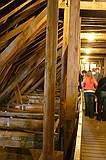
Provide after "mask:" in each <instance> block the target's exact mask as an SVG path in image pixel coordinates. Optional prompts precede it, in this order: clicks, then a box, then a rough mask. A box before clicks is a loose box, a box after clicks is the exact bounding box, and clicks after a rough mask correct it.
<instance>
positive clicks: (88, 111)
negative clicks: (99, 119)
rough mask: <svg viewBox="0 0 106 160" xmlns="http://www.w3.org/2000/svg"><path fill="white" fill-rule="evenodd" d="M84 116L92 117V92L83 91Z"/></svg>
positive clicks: (93, 101) (93, 100)
mask: <svg viewBox="0 0 106 160" xmlns="http://www.w3.org/2000/svg"><path fill="white" fill-rule="evenodd" d="M84 98H85V116H89V117H90V118H93V117H94V105H95V95H94V93H93V92H84Z"/></svg>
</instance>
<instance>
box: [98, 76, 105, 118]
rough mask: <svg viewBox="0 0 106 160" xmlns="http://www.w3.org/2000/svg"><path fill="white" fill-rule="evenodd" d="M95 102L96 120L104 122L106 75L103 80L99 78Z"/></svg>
mask: <svg viewBox="0 0 106 160" xmlns="http://www.w3.org/2000/svg"><path fill="white" fill-rule="evenodd" d="M97 102H98V104H97V107H98V114H97V120H103V121H106V75H105V76H104V77H103V78H101V79H100V81H99V83H98V95H97ZM102 107H103V108H102ZM102 110H103V114H102Z"/></svg>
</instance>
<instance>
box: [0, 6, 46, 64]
mask: <svg viewBox="0 0 106 160" xmlns="http://www.w3.org/2000/svg"><path fill="white" fill-rule="evenodd" d="M45 20H46V9H44V10H43V11H42V12H41V13H40V14H39V15H38V16H37V17H36V18H35V20H33V21H32V22H31V23H30V26H29V27H28V28H27V29H25V30H24V31H23V33H21V34H20V35H18V36H17V37H16V39H15V40H14V41H13V42H12V43H11V44H10V45H9V46H8V47H7V48H6V50H4V51H3V52H2V53H1V55H0V66H2V65H3V64H4V63H5V62H7V60H8V59H9V58H10V57H11V56H12V55H13V54H14V53H15V52H16V51H17V50H18V49H19V48H20V47H21V46H22V45H23V44H24V43H25V41H26V40H28V38H29V37H30V36H31V35H32V34H34V32H36V30H37V29H38V28H39V27H40V25H41V24H42V23H43V22H44V21H45Z"/></svg>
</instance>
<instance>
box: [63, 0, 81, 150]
mask: <svg viewBox="0 0 106 160" xmlns="http://www.w3.org/2000/svg"><path fill="white" fill-rule="evenodd" d="M79 15H80V0H70V16H69V17H70V20H69V46H68V58H67V88H66V90H67V92H66V135H67V139H66V141H67V142H66V143H67V145H66V148H68V147H69V144H70V140H71V136H72V133H73V130H74V127H75V115H76V109H77V106H76V105H77V97H78V75H79V59H80V50H79V49H80V17H79Z"/></svg>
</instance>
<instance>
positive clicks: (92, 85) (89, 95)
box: [82, 71, 98, 118]
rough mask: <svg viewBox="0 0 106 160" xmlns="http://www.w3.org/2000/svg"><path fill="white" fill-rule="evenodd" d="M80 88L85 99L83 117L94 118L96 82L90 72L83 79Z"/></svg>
mask: <svg viewBox="0 0 106 160" xmlns="http://www.w3.org/2000/svg"><path fill="white" fill-rule="evenodd" d="M82 86H83V89H84V98H85V116H89V117H90V118H93V117H94V104H95V94H94V93H95V90H96V88H97V86H98V82H97V80H96V79H95V78H94V77H93V75H92V72H91V71H88V72H87V74H86V76H85V78H84V79H83V82H82Z"/></svg>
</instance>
